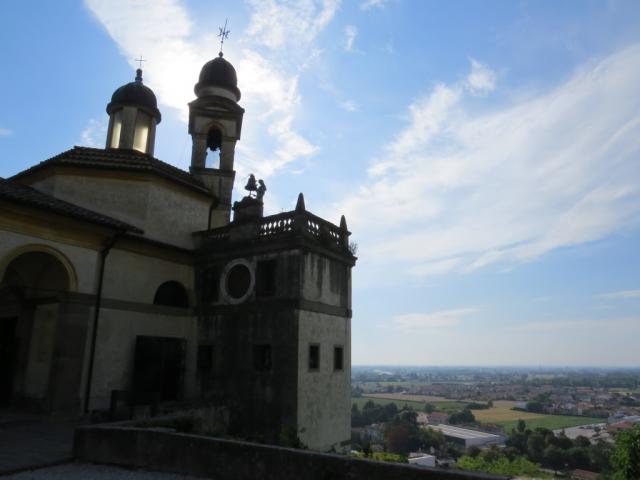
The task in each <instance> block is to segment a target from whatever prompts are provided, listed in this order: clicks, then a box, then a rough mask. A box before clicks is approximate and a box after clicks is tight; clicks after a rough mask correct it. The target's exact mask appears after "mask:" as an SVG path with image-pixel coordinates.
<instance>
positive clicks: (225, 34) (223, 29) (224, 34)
mask: <svg viewBox="0 0 640 480" xmlns="http://www.w3.org/2000/svg"><path fill="white" fill-rule="evenodd" d="M228 20H229V19H228V18H225V19H224V27H218V28H219V29H220V33H219V34H218V36H219V37H220V53H222V45H224V41H225V40H226V39H227V38H229V33H231V31H230V30H227V21H228Z"/></svg>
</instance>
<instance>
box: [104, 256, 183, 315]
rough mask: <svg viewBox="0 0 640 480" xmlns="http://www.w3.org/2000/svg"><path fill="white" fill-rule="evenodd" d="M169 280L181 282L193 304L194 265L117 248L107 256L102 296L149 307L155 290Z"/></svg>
mask: <svg viewBox="0 0 640 480" xmlns="http://www.w3.org/2000/svg"><path fill="white" fill-rule="evenodd" d="M169 280H174V281H176V282H180V283H181V284H182V286H183V287H184V288H185V289H186V290H187V294H188V295H189V304H190V305H193V302H194V295H193V282H194V274H193V266H192V265H185V264H183V263H178V262H172V261H169V260H165V259H161V258H157V257H151V256H146V255H142V254H139V253H135V252H130V251H127V250H121V249H118V248H117V244H116V247H114V249H113V250H112V251H111V252H110V253H109V255H108V256H107V260H106V264H105V270H104V285H103V290H102V292H103V296H104V298H110V299H115V300H127V301H131V302H139V303H143V304H147V305H148V304H152V303H153V297H154V295H155V293H156V290H157V289H158V287H159V286H160V285H161V284H163V283H164V282H167V281H169Z"/></svg>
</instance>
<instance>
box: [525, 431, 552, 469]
mask: <svg viewBox="0 0 640 480" xmlns="http://www.w3.org/2000/svg"><path fill="white" fill-rule="evenodd" d="M546 446H547V445H546V442H545V437H544V436H543V435H542V434H540V432H533V433H532V434H531V435H529V438H528V439H527V456H528V457H529V459H530V460H533V461H534V462H541V461H542V459H543V457H544V450H545V448H546Z"/></svg>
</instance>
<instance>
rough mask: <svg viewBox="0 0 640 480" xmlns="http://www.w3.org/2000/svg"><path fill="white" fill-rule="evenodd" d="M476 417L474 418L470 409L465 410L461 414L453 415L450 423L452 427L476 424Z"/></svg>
mask: <svg viewBox="0 0 640 480" xmlns="http://www.w3.org/2000/svg"><path fill="white" fill-rule="evenodd" d="M475 421H476V417H474V416H473V413H472V412H471V410H469V409H468V408H465V409H464V410H462V411H461V412H456V413H453V414H452V415H451V416H450V417H449V423H450V424H451V425H456V424H460V423H475Z"/></svg>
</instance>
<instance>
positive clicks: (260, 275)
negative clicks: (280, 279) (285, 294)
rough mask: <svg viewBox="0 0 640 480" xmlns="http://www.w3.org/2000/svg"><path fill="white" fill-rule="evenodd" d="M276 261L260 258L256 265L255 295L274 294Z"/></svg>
mask: <svg viewBox="0 0 640 480" xmlns="http://www.w3.org/2000/svg"><path fill="white" fill-rule="evenodd" d="M277 265H278V262H277V260H276V259H273V260H261V261H259V262H258V264H257V266H256V296H258V297H270V296H273V295H275V294H276V267H277Z"/></svg>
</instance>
